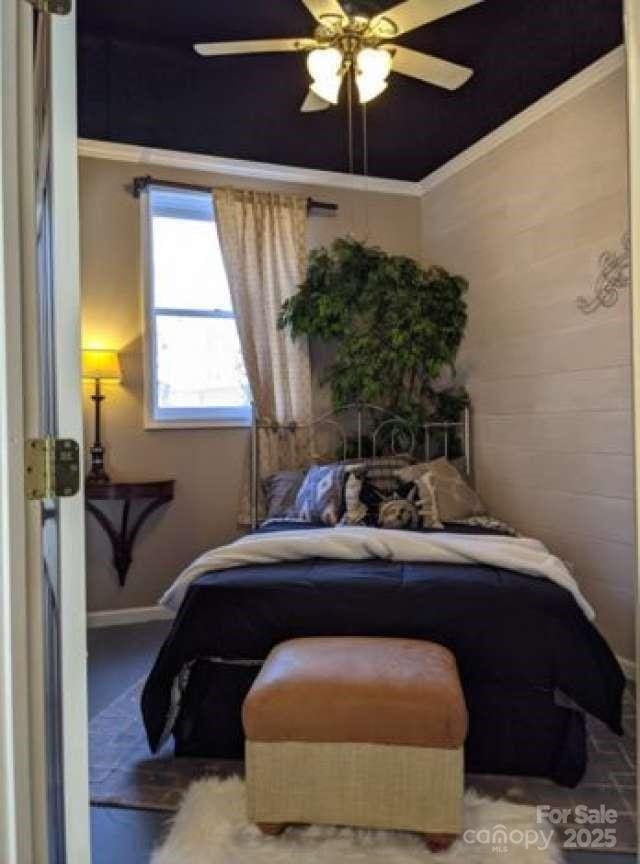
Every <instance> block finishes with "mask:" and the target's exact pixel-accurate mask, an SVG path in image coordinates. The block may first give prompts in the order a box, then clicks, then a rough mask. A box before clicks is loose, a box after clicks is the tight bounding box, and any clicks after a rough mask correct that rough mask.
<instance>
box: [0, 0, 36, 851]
mask: <svg viewBox="0 0 640 864" xmlns="http://www.w3.org/2000/svg"><path fill="white" fill-rule="evenodd" d="M18 10H19V7H18V4H16V3H0V667H1V669H0V860H2V861H6V862H9V864H18V862H19V864H22V862H31V861H33V845H32V830H31V826H32V807H31V797H30V795H31V792H30V787H31V783H30V779H31V758H30V740H29V659H28V658H29V646H28V631H27V619H28V615H27V592H26V584H27V580H26V574H27V570H26V556H25V549H26V544H25V506H24V500H25V499H24V465H23V459H24V452H23V440H24V430H23V398H22V397H23V382H22V339H21V261H20V189H19V172H18V164H19V158H18V154H19V152H20V149H19V112H18V99H17V92H18V44H19V39H18V14H19V13H18Z"/></svg>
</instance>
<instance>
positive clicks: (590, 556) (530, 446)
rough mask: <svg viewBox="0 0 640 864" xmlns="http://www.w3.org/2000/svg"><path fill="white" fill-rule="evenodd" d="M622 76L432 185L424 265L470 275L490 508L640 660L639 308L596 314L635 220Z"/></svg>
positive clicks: (483, 485) (466, 357)
mask: <svg viewBox="0 0 640 864" xmlns="http://www.w3.org/2000/svg"><path fill="white" fill-rule="evenodd" d="M626 128H627V127H626V104H625V79H624V71H623V70H620V71H618V72H616V73H614V74H613V75H611V76H610V77H609V78H607V79H606V80H604V81H602V82H600V83H598V84H596V85H594V86H593V87H592V88H591V89H589V90H588V91H586V92H585V93H583V94H581V95H580V96H577V97H576V98H574V99H573V100H572V101H570V102H568V103H565V105H563V106H562V107H561V108H558V109H557V110H556V111H554V112H553V113H552V114H549V115H547V117H545V118H543V119H541V120H540V121H538V122H537V123H536V124H534V125H533V126H531V127H529V128H528V129H526V130H525V131H523V132H522V133H520V134H519V135H518V136H517V137H515V138H513V139H511V140H510V141H508V142H507V143H505V144H503V145H502V146H500V147H499V148H498V149H496V150H494V151H493V152H491V153H489V154H487V155H486V156H484V157H482V158H481V159H479V160H478V161H476V162H475V163H473V164H472V165H470V166H469V167H467V168H466V169H464V170H463V171H461V172H459V173H458V174H456V175H454V176H452V177H451V178H449V179H448V180H445V181H444V182H443V183H441V184H440V185H439V186H437V187H436V188H435V189H433V190H431V191H430V192H428V193H427V194H426V195H425V196H424V198H423V202H422V243H423V245H422V250H423V260H424V262H425V263H431V262H434V263H439V264H442V265H443V266H445V267H447V268H449V269H451V270H453V271H455V272H458V273H461V274H463V275H465V276H466V277H467V278H468V279H469V281H470V292H469V298H468V299H469V327H468V334H467V338H466V340H465V344H464V347H463V350H462V352H461V359H460V364H459V368H460V371H461V372H462V374H463V376H464V377H465V378H466V380H467V384H468V387H469V390H470V392H471V397H472V400H473V406H474V439H473V440H474V455H475V468H476V483H477V486H478V489H479V491H480V494H481V495H482V496H483V497H484V499H485V500H486V502H487V504H488V505H489V508H490V510H491V511H492V512H493V513H495V514H496V515H497V516H500V517H502V518H505V519H507V520H509V521H510V522H512V523H513V524H514V525H515V526H516V527H517V528H518V529H520V530H521V531H523V532H525V533H527V534H531V535H534V536H538V537H540V538H541V539H542V540H543V541H545V542H546V543H547V545H549V546H550V547H551V549H552V550H553V551H554V552H556V553H557V554H559V555H561V556H562V557H563V558H564V559H566V560H567V561H570V562H571V563H572V565H573V566H574V567H575V573H576V577H577V578H578V580H579V582H580V584H581V586H582V589H583V591H584V593H585V594H586V596H587V597H588V598H589V599H590V601H591V602H592V603H593V604H594V605H595V607H596V610H597V615H598V622H599V626H600V629H601V630H602V631H603V633H604V634H605V635H606V637H607V638H608V640H609V642H610V644H611V645H612V646H613V648H614V650H615V651H616V652H617V653H619V654H620V655H621V656H623V657H626V658H632V657H633V655H634V635H633V632H634V588H633V585H634V581H633V580H634V533H633V502H632V495H633V478H632V430H631V371H630V362H631V347H630V307H629V297H628V296H627V293H626V292H625V293H624V296H621V298H620V300H619V302H618V303H617V305H615V306H614V307H612V308H610V309H599V310H598V311H597V312H595V313H593V314H592V315H584V314H583V313H581V312H580V311H579V310H578V309H577V307H576V303H575V300H576V297H577V296H578V295H580V294H586V295H589V294H590V292H591V288H592V285H593V283H594V279H595V277H596V274H597V273H598V256H599V255H600V253H601V252H603V251H604V250H616V251H617V250H618V249H619V248H620V240H621V236H622V234H623V232H624V230H625V229H626V227H627V224H628V215H627V204H628V202H627V171H626V168H627V131H626Z"/></svg>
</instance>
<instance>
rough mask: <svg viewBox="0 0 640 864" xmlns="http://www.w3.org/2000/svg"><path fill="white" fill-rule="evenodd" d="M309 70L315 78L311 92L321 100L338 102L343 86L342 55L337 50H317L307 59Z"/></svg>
mask: <svg viewBox="0 0 640 864" xmlns="http://www.w3.org/2000/svg"><path fill="white" fill-rule="evenodd" d="M307 68H308V69H309V72H310V74H311V77H312V78H313V83H312V84H311V90H312V91H313V92H314V93H315V94H316V95H317V96H320V98H321V99H324V100H326V101H327V102H331V103H332V104H333V105H335V104H337V102H338V93H339V92H340V85H341V84H342V75H341V74H340V73H341V68H342V54H341V53H340V51H338V49H337V48H315V49H314V50H313V51H312V52H311V53H310V54H309V56H308V57H307Z"/></svg>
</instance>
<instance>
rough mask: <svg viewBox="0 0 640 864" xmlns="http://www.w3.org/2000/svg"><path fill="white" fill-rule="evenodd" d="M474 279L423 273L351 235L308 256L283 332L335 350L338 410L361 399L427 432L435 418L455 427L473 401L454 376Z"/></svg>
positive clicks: (332, 372) (328, 379) (332, 368)
mask: <svg viewBox="0 0 640 864" xmlns="http://www.w3.org/2000/svg"><path fill="white" fill-rule="evenodd" d="M467 287H468V284H467V281H466V279H464V278H463V277H462V276H451V275H450V274H449V273H448V272H447V271H446V270H444V269H443V268H442V267H436V266H431V267H428V268H426V269H425V268H423V267H421V266H420V264H418V263H417V262H416V261H414V260H413V259H411V258H407V257H406V256H403V255H390V254H389V253H387V252H384V251H383V250H382V249H380V248H378V247H376V246H369V245H367V244H365V243H362V242H360V241H357V240H354V239H352V238H349V237H346V238H345V237H342V238H338V239H337V240H335V241H334V242H333V244H332V245H331V246H330V247H329V248H325V247H321V248H319V249H315V250H313V251H312V252H311V253H310V256H309V265H308V268H307V274H306V279H305V281H304V282H303V283H302V284H301V285H300V286H299V288H298V291H297V293H296V294H294V295H293V296H292V297H290V298H289V299H288V300H287V301H286V302H285V303H284V305H283V307H282V310H281V312H280V315H279V318H278V326H279V327H280V328H289V330H290V333H291V336H292V338H293V339H295V338H296V337H298V336H300V335H302V334H304V335H306V336H309V337H315V338H318V339H321V340H322V341H324V342H329V343H332V345H333V348H334V351H333V359H332V361H331V363H330V364H329V366H328V368H327V370H326V371H325V374H324V376H323V379H322V383H326V384H329V385H330V388H331V394H332V400H333V404H334V408H336V409H338V408H340V407H341V406H344V405H346V404H348V403H350V402H354V401H363V402H369V403H373V404H375V405H379V406H380V407H382V408H385V409H386V410H387V411H390V412H392V413H393V414H396V415H398V416H400V417H402V418H403V419H405V420H406V421H407V423H408V424H409V425H410V426H411V427H412V428H414V429H415V430H416V434H419V431H420V427H421V425H422V424H423V423H425V422H426V421H427V420H435V419H439V420H455V419H457V418H458V416H459V415H460V412H461V410H462V408H463V406H464V405H465V404H466V403H467V401H468V396H467V392H466V390H465V389H464V388H463V387H460V386H447V387H445V388H440V387H438V382H439V381H441V380H442V378H443V373H445V371H448V372H449V373H450V378H451V380H453V378H454V377H455V359H456V355H457V353H458V348H459V347H460V343H461V341H462V337H463V335H464V331H465V327H466V323H467V306H466V302H465V294H466V291H467Z"/></svg>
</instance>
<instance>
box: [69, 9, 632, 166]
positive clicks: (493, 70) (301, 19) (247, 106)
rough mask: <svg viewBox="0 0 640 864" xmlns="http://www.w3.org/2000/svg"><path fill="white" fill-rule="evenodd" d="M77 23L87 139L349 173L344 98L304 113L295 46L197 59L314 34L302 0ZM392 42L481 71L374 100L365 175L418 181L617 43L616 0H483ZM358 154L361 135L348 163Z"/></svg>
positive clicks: (401, 84) (104, 14) (403, 82)
mask: <svg viewBox="0 0 640 864" xmlns="http://www.w3.org/2000/svg"><path fill="white" fill-rule="evenodd" d="M353 5H354V7H355V8H358V9H362V10H364V11H369V12H370V13H371V12H372V11H374V10H381V9H384V8H388V7H389V6H391V5H393V4H392V3H390V2H386V3H385V2H384V0H362V2H359V3H354V4H353ZM78 28H79V50H78V65H79V70H78V71H79V75H78V88H79V95H78V99H79V118H80V119H79V124H80V135H81V136H82V137H85V138H98V139H103V140H109V141H118V142H125V143H130V144H143V145H146V146H153V147H162V148H168V149H172V150H184V151H189V152H192V153H208V154H212V155H215V156H225V157H229V158H236V159H250V160H254V161H260V162H275V163H279V164H286V165H295V166H303V167H306V168H321V169H325V170H329V171H345V170H347V164H348V161H347V134H346V106H345V101H344V98H343V99H342V102H341V104H340V105H339V106H338V107H336V108H333V109H330V110H329V111H325V112H322V113H318V114H300V113H299V111H298V109H299V106H300V104H301V102H302V100H303V98H304V96H305V94H306V91H307V87H308V80H309V79H308V74H307V72H306V68H305V60H304V56H303V55H296V54H283V55H276V54H273V55H253V56H241V57H225V58H215V59H214V58H211V59H205V58H201V57H198V56H196V55H195V53H194V52H193V50H192V47H191V46H192V43H193V42H195V41H219V40H226V39H234V40H235V39H256V38H269V37H279V36H307V35H312V31H313V28H314V21H313V19H312V17H311V16H310V14H309V13H308V12H307V10H306V8H305V7H304V6H303V5H302V3H301V2H300V0H265V2H256V0H182V2H180V3H177V2H175V0H127V2H121V0H109V2H105V0H78ZM398 41H399V42H402V43H403V44H405V45H408V46H410V47H412V48H416V49H418V50H421V51H426V52H429V53H432V54H435V55H437V56H439V57H442V58H445V59H447V60H452V61H454V62H456V63H461V64H463V65H465V66H471V67H473V68H474V69H475V75H474V77H473V78H472V79H471V80H470V81H469V82H468V83H467V84H466V85H464V87H462V88H461V89H460V90H458V91H456V92H453V93H449V92H447V91H445V90H440V89H438V88H435V87H431V86H429V85H426V84H422V83H420V82H418V81H414V80H412V79H408V78H404V77H403V76H401V75H392V76H391V79H390V84H389V87H388V89H387V91H386V92H385V93H383V94H382V96H380V97H378V98H377V99H376V100H374V101H373V102H371V103H370V105H369V107H368V111H367V114H368V140H369V173H370V174H372V175H375V176H378V177H393V178H397V179H401V180H420V179H421V178H422V177H424V176H425V175H426V174H428V173H430V172H431V171H433V170H434V169H436V168H438V167H439V166H440V165H442V164H444V163H445V162H447V161H448V160H449V159H451V158H452V157H453V156H455V155H456V154H457V153H460V152H461V151H463V150H465V149H466V148H467V147H469V146H470V145H471V144H473V143H474V142H475V141H477V140H478V139H479V138H482V137H483V136H484V135H486V134H487V133H488V132H490V131H491V130H492V129H495V128H496V127H497V126H499V125H500V124H502V123H504V122H505V121H506V120H508V119H509V118H511V117H513V116H514V115H515V114H517V113H518V112H520V111H522V110H523V109H524V108H526V107H527V106H528V105H530V104H531V103H532V102H535V101H536V100H537V99H539V98H540V97H541V96H543V95H544V94H545V93H548V92H549V91H550V90H552V89H553V88H554V87H557V86H558V85H559V84H561V83H562V82H563V81H566V80H567V79H568V78H570V77H571V76H572V75H575V74H576V73H577V72H579V71H580V70H581V69H584V68H585V67H586V66H588V65H589V64H590V63H593V62H594V61H595V60H597V59H598V58H599V57H602V56H603V55H604V54H606V53H607V52H608V51H610V50H612V49H613V48H615V47H616V46H617V45H619V44H620V43H621V41H622V0H485V2H484V3H481V4H480V5H478V6H473V7H470V8H468V9H465V10H463V11H461V12H458V13H456V14H455V15H450V16H449V17H447V18H443V19H441V20H440V21H437V22H435V23H433V24H429V25H427V26H425V27H422V28H420V29H419V30H416V31H414V32H413V33H410V34H407V35H406V36H404V37H402V39H400V40H398ZM344 89H345V88H343V90H344ZM358 121H359V116H358ZM359 127H360V123H359V122H357V123H356V133H357V137H358V138H359V134H360V129H359ZM360 153H361V146H360V143H359V141H357V142H356V159H357V165H356V168H359V167H360V164H361V161H360V159H358V154H360Z"/></svg>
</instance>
